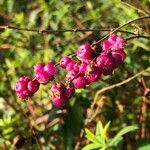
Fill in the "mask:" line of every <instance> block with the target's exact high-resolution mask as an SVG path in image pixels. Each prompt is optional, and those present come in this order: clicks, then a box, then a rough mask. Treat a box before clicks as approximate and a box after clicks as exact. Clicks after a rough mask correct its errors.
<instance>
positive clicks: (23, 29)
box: [0, 26, 135, 35]
mask: <svg viewBox="0 0 150 150" xmlns="http://www.w3.org/2000/svg"><path fill="white" fill-rule="evenodd" d="M0 29H12V30H18V31H27V32H37V33H60V32H103V31H108V32H109V31H112V30H114V29H115V28H100V29H78V28H76V29H57V30H40V29H32V28H19V27H15V26H0ZM118 32H122V33H127V34H132V35H135V33H134V32H130V31H125V30H118Z"/></svg>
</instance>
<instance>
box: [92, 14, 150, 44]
mask: <svg viewBox="0 0 150 150" xmlns="http://www.w3.org/2000/svg"><path fill="white" fill-rule="evenodd" d="M148 18H150V16H142V17H139V18H136V19H133V20H131V21H128V22H127V23H125V24H123V25H121V26H119V27H117V28H115V29H114V30H112V31H111V32H110V33H109V34H107V35H106V36H104V37H103V38H102V39H100V40H99V41H97V42H95V43H93V44H92V46H95V45H97V44H99V43H101V42H102V41H103V40H105V39H106V38H107V37H108V36H109V35H110V34H113V33H115V32H116V31H118V30H119V29H121V28H123V27H125V26H127V25H129V24H131V23H132V22H136V21H139V20H142V19H148Z"/></svg>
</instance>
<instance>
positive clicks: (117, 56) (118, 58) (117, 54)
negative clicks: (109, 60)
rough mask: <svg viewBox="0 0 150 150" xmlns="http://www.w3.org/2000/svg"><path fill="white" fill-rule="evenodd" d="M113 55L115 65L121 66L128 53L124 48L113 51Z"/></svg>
mask: <svg viewBox="0 0 150 150" xmlns="http://www.w3.org/2000/svg"><path fill="white" fill-rule="evenodd" d="M112 57H113V59H114V61H115V67H118V66H120V65H121V64H122V63H123V61H124V60H125V58H126V53H125V52H124V51H123V50H118V51H112Z"/></svg>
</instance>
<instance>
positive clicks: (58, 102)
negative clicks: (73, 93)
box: [52, 97, 67, 107]
mask: <svg viewBox="0 0 150 150" xmlns="http://www.w3.org/2000/svg"><path fill="white" fill-rule="evenodd" d="M66 103H67V100H66V98H64V97H55V98H53V99H52V104H53V105H54V106H57V107H61V106H64V105H65V104H66Z"/></svg>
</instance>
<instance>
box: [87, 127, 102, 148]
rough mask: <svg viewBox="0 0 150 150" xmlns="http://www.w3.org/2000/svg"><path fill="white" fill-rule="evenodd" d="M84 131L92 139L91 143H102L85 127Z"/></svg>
mask: <svg viewBox="0 0 150 150" xmlns="http://www.w3.org/2000/svg"><path fill="white" fill-rule="evenodd" d="M85 132H86V137H87V138H88V139H89V140H90V141H92V142H93V143H95V144H97V145H99V146H102V143H101V142H100V141H99V140H98V139H97V137H96V136H95V135H94V134H93V133H92V132H91V131H90V130H88V129H87V128H86V129H85Z"/></svg>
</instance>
